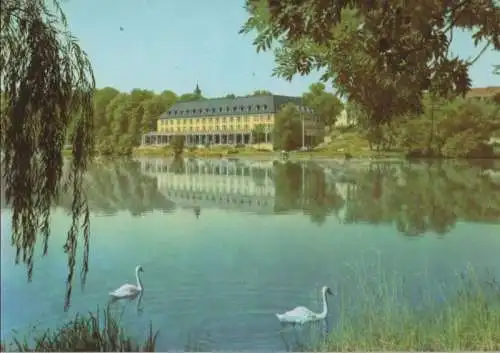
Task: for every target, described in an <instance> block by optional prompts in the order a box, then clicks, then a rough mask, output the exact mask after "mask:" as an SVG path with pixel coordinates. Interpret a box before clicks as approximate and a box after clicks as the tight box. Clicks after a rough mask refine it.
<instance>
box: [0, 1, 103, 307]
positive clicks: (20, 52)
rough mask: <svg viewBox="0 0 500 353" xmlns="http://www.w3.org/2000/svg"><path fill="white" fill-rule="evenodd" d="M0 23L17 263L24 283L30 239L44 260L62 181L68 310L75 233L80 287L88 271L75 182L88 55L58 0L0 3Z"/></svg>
mask: <svg viewBox="0 0 500 353" xmlns="http://www.w3.org/2000/svg"><path fill="white" fill-rule="evenodd" d="M0 16H1V32H0V54H1V55H0V70H1V71H0V73H1V91H2V95H3V102H4V103H5V106H2V116H1V124H2V129H1V130H2V135H1V138H2V141H1V142H2V167H3V176H4V178H5V196H6V201H7V202H8V204H9V206H10V208H11V209H12V245H13V246H15V247H16V250H17V252H16V263H17V262H19V261H21V260H22V262H23V263H25V264H26V266H27V275H28V280H31V278H32V275H33V265H34V259H33V255H34V249H35V245H36V242H37V238H39V237H41V240H42V241H43V254H44V255H45V254H47V251H48V238H49V235H50V227H49V225H50V215H51V207H52V205H53V204H54V202H55V200H56V199H57V198H58V196H59V194H60V192H61V191H62V186H63V180H64V177H65V174H67V175H68V180H67V181H68V187H69V188H70V191H71V192H72V196H73V204H72V208H71V217H72V224H71V227H70V229H69V230H68V233H67V240H66V244H65V246H64V249H65V252H66V253H67V256H68V277H67V290H66V296H65V309H67V308H68V307H69V304H70V297H71V286H72V282H73V276H74V275H73V274H74V270H75V258H76V251H77V236H78V235H79V234H80V233H83V237H84V256H83V259H84V263H83V266H82V272H81V277H82V281H85V276H86V274H87V271H88V250H89V211H88V207H87V205H86V200H85V195H84V194H83V190H82V181H83V176H84V173H85V170H86V168H87V163H88V161H89V160H90V158H91V156H92V146H93V134H92V123H93V104H92V96H93V92H94V87H95V81H94V76H93V73H92V68H91V64H90V62H89V59H88V58H87V55H86V54H85V52H83V51H82V49H81V48H80V46H79V45H78V42H77V41H76V39H75V38H74V37H73V36H71V34H70V33H69V32H68V27H67V22H66V18H65V16H64V13H63V11H62V9H61V7H60V5H59V2H58V1H56V0H54V1H53V2H52V3H50V4H47V3H46V2H45V1H43V0H2V9H1V12H0ZM70 129H71V131H70ZM68 138H69V141H67V139H68ZM66 142H70V143H71V144H72V146H73V148H72V159H71V162H70V163H69V165H68V168H66V169H67V172H66V171H65V168H64V167H65V166H64V160H63V156H62V151H63V148H64V144H65V143H66Z"/></svg>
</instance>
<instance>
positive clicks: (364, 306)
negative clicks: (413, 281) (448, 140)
mask: <svg viewBox="0 0 500 353" xmlns="http://www.w3.org/2000/svg"><path fill="white" fill-rule="evenodd" d="M375 277H376V278H373V277H371V278H369V276H365V277H363V278H362V279H359V280H358V281H359V284H358V289H359V292H358V293H359V294H360V296H359V298H357V299H355V298H356V296H353V295H352V293H350V294H351V295H350V294H349V293H343V292H342V288H339V289H338V290H339V294H338V296H337V297H336V298H335V299H334V301H335V303H339V304H338V305H339V317H338V318H339V320H338V323H337V324H336V325H335V326H334V327H332V332H331V333H329V334H328V336H327V337H326V338H325V339H321V340H319V342H318V341H316V343H314V344H312V345H311V344H305V345H299V346H296V347H292V349H293V350H295V351H298V350H307V351H323V352H324V351H344V352H345V351H458V350H461V351H499V350H500V284H499V283H498V282H495V281H488V282H484V281H479V280H478V279H476V277H475V276H474V274H468V275H467V276H463V277H461V278H460V279H459V281H460V282H459V283H460V285H459V288H458V290H457V291H456V292H454V293H451V294H450V293H448V295H445V294H444V293H445V292H446V290H445V289H446V287H444V286H443V287H441V289H442V291H441V292H442V293H443V295H442V296H440V297H439V298H438V299H436V298H435V297H434V298H430V295H429V294H428V291H425V289H424V292H422V293H421V294H420V296H421V297H420V298H419V299H418V300H417V302H418V303H419V306H415V305H412V304H410V300H409V298H410V297H413V299H415V293H414V292H413V293H412V292H408V291H405V288H408V287H406V286H405V285H404V281H402V280H396V279H395V277H394V276H393V277H391V280H388V279H387V278H386V277H384V276H375ZM353 278H356V277H353ZM429 288H430V287H429ZM435 289H436V287H433V288H432V291H433V292H434V293H435V292H436V291H435ZM438 292H439V291H438ZM360 298H361V299H360ZM334 301H333V300H332V304H331V305H334V304H333V302H334ZM103 313H104V315H102V316H101V317H99V316H97V315H93V314H89V315H88V316H77V317H76V318H75V319H74V320H72V321H70V322H68V323H67V324H64V325H63V326H61V327H60V328H59V329H57V330H54V331H47V332H44V333H41V334H40V333H36V332H35V333H32V334H31V335H29V336H27V337H25V338H23V339H19V338H17V337H16V338H14V339H13V340H12V341H11V342H10V343H9V344H8V345H7V346H6V347H2V350H4V349H7V350H8V351H59V352H60V351H154V350H155V343H156V337H157V333H154V331H153V329H152V328H151V327H150V330H149V334H148V336H147V337H146V338H145V339H144V341H143V342H142V343H138V342H134V340H133V339H132V338H130V337H129V336H127V335H126V333H125V332H124V330H123V329H121V328H120V324H119V322H118V321H116V320H115V319H114V318H113V317H112V316H111V315H110V313H109V310H105V311H104V312H103ZM189 347H190V349H189V350H192V351H197V350H198V349H196V348H193V347H197V346H196V345H193V344H192V343H191V344H190V345H189ZM211 348H213V347H206V346H204V347H203V349H202V350H203V351H209V350H210V349H211Z"/></svg>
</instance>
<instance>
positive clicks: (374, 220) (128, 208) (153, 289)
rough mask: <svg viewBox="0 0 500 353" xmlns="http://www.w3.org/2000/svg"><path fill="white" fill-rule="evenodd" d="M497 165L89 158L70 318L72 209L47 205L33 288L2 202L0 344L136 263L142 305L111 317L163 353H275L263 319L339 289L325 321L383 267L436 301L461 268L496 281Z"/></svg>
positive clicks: (81, 301)
mask: <svg viewBox="0 0 500 353" xmlns="http://www.w3.org/2000/svg"><path fill="white" fill-rule="evenodd" d="M499 172H500V168H499V167H498V166H496V167H495V166H494V165H493V166H492V165H490V166H486V167H485V166H471V165H461V164H460V165H458V164H451V163H446V164H441V165H432V166H429V165H427V164H408V163H402V162H398V163H388V162H386V163H369V162H356V161H352V162H349V163H344V162H335V161H330V162H327V161H325V162H318V163H312V162H309V163H303V164H298V163H297V164H274V165H273V162H257V161H243V160H240V161H227V160H216V161H215V160H214V161H208V160H203V161H197V160H187V161H185V163H171V162H170V161H168V160H162V159H143V160H138V161H134V162H116V163H107V164H101V165H94V166H92V168H91V170H90V171H89V176H88V196H89V201H90V204H91V207H92V211H93V218H92V224H91V231H92V238H91V250H90V270H89V274H88V277H87V283H86V286H85V288H84V289H82V288H80V286H79V284H78V283H76V284H75V288H74V290H73V296H72V302H71V303H72V304H71V308H70V310H69V312H68V313H65V312H64V311H63V303H64V292H65V279H66V275H67V267H66V266H67V265H66V263H67V260H66V257H65V254H64V253H63V250H62V246H63V244H64V241H65V236H66V231H67V229H68V226H69V218H68V216H67V213H66V212H67V210H68V209H69V207H70V204H71V203H70V201H71V200H70V199H69V198H63V199H62V200H61V201H60V204H59V205H58V207H56V209H55V211H54V215H53V221H52V230H53V231H52V236H51V239H50V246H49V255H48V256H47V257H44V258H42V257H41V251H38V253H39V254H40V255H39V257H38V258H37V259H36V261H35V269H34V273H33V280H32V282H31V283H27V281H26V269H25V267H24V266H23V265H17V266H16V265H15V264H14V259H15V249H14V248H13V247H11V246H10V217H11V213H10V211H9V209H8V208H4V209H2V215H1V217H2V219H1V221H2V223H1V231H2V257H1V265H2V270H1V271H2V272H1V274H2V283H1V291H2V293H1V311H2V313H1V315H2V317H1V319H2V325H1V334H2V338H5V337H8V336H9V335H10V333H11V332H12V330H14V329H15V330H20V331H23V330H26V329H27V328H29V327H30V326H31V325H33V324H37V325H38V326H39V327H41V328H45V327H55V326H57V325H59V324H60V323H61V322H63V321H64V320H65V319H67V318H68V317H72V316H73V315H74V313H75V312H83V313H84V312H87V311H95V309H96V308H97V306H101V307H102V306H103V305H105V304H106V302H107V300H108V297H107V293H108V292H109V291H111V290H113V289H115V288H116V287H118V286H120V285H121V284H123V283H126V282H129V283H134V282H135V278H134V267H135V266H136V265H137V264H142V265H143V267H144V270H145V272H144V274H143V282H144V287H145V291H144V295H143V297H142V299H141V302H140V303H139V310H137V304H138V303H136V301H133V302H130V303H118V304H117V305H115V307H114V310H116V311H117V312H120V313H121V315H122V320H123V322H124V324H125V326H126V327H127V328H128V329H129V332H131V333H132V334H134V335H137V337H141V338H142V337H143V334H144V333H145V332H146V330H147V328H148V324H149V322H150V321H152V323H153V325H154V327H156V328H159V329H160V336H159V341H158V348H159V349H160V350H166V349H183V348H184V347H185V344H186V343H188V342H193V341H196V342H198V343H199V344H205V346H202V349H223V350H228V349H234V350H251V349H253V350H255V349H265V350H282V349H283V348H284V346H283V341H282V338H281V337H280V334H279V330H280V326H279V324H278V322H277V319H276V317H275V316H274V313H276V312H281V311H285V310H287V309H291V308H293V307H294V306H296V305H306V306H308V307H310V308H311V309H313V310H317V311H320V305H321V302H320V299H319V293H318V291H319V289H320V288H321V286H322V285H329V286H331V287H334V288H337V290H338V291H339V292H340V294H339V296H336V297H334V298H332V299H331V300H330V306H331V309H330V313H329V317H330V321H331V322H335V317H336V314H338V312H339V310H340V309H339V308H340V307H341V306H342V302H343V299H342V298H347V297H348V298H350V299H351V300H355V298H357V296H360V295H362V294H361V291H360V290H359V281H360V278H361V277H363V278H365V279H366V278H368V279H370V278H371V279H374V278H375V279H376V278H377V276H380V274H381V273H384V274H385V275H387V276H388V278H396V277H398V278H399V277H401V278H405V279H406V281H405V286H406V290H407V292H408V293H410V297H411V294H415V298H418V296H417V293H422V292H424V293H426V294H427V295H428V296H430V297H433V298H436V300H440V298H441V297H442V296H445V295H446V293H447V292H448V291H452V290H453V289H455V288H454V285H455V284H454V283H457V274H459V273H461V272H463V271H464V270H465V269H466V268H467V267H468V266H472V267H473V268H474V269H475V271H476V273H477V274H478V276H482V275H483V274H485V273H487V272H488V273H489V275H494V276H496V277H497V278H500V261H499V260H498V254H500V174H499ZM77 263H80V261H77ZM439 283H445V284H446V285H444V286H440V285H436V284H439ZM415 305H418V299H415ZM203 347H205V348H203Z"/></svg>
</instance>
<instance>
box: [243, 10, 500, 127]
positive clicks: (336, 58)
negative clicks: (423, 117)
mask: <svg viewBox="0 0 500 353" xmlns="http://www.w3.org/2000/svg"><path fill="white" fill-rule="evenodd" d="M246 8H247V10H248V12H249V14H250V17H249V19H248V20H247V22H246V23H245V24H244V25H243V27H242V29H241V31H240V32H242V33H249V32H256V33H257V37H256V39H255V42H254V43H255V45H256V47H257V50H258V51H260V50H269V49H271V48H274V50H275V57H276V62H277V67H276V69H275V72H274V74H275V75H276V76H280V77H285V78H287V79H289V80H291V78H292V77H293V76H294V75H295V74H297V73H299V74H308V73H310V72H311V71H312V70H314V69H321V70H322V71H323V72H324V75H323V77H322V79H323V80H325V81H331V82H332V83H333V84H334V86H335V87H336V88H337V91H338V92H339V93H340V94H342V95H344V96H345V97H346V98H347V99H348V100H350V101H353V102H356V103H359V104H361V105H362V106H363V107H364V108H365V110H366V111H367V113H368V115H369V118H370V121H371V122H372V123H373V124H376V125H378V124H384V123H385V122H387V121H389V120H391V119H392V118H393V117H394V116H399V115H404V114H406V113H419V112H421V111H422V96H423V92H424V91H425V90H432V91H433V92H434V93H435V94H436V95H441V96H448V95H449V94H452V95H461V94H465V93H466V92H467V90H468V89H469V88H470V84H471V82H470V78H469V75H468V69H469V67H470V65H471V64H473V63H474V62H475V61H476V60H477V57H478V56H479V55H480V54H481V53H483V52H484V51H485V50H486V49H487V48H488V47H491V48H494V49H495V50H500V4H498V1H495V0H451V1H440V0H430V1H426V2H425V5H424V4H423V3H422V1H420V0H410V1H403V0H374V1H368V2H366V1H362V0H354V1H341V0H336V1H323V0H304V1H292V0H282V1H275V0H247V2H246ZM456 30H469V31H470V33H471V37H472V38H473V40H474V42H475V43H476V44H482V45H484V47H483V48H482V49H481V50H480V51H479V54H478V56H476V57H475V58H471V59H468V60H465V59H461V58H459V57H458V56H456V55H453V54H451V53H450V50H449V49H450V43H451V38H452V37H453V31H456ZM431 82H432V85H431Z"/></svg>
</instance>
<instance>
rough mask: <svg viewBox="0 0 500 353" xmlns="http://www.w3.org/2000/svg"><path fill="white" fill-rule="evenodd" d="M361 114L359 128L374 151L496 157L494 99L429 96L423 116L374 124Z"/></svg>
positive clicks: (498, 108)
mask: <svg viewBox="0 0 500 353" xmlns="http://www.w3.org/2000/svg"><path fill="white" fill-rule="evenodd" d="M360 111H361V114H359V115H358V119H359V121H358V129H359V131H360V132H361V133H362V134H363V135H364V136H365V137H366V138H367V140H368V142H369V145H370V148H372V149H376V150H386V151H387V150H400V151H404V152H405V153H407V154H408V155H409V156H412V157H448V158H456V157H459V158H463V157H465V158H481V157H491V156H492V155H493V154H494V143H493V142H492V138H494V137H498V136H499V133H500V104H499V103H498V102H495V100H494V99H481V100H478V99H464V98H455V99H444V98H432V97H425V99H424V101H423V112H422V113H421V114H414V115H404V116H401V117H399V118H394V119H393V120H391V121H389V122H387V123H383V124H379V125H373V124H370V121H369V119H368V117H367V115H366V114H363V110H362V109H361V110H360Z"/></svg>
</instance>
